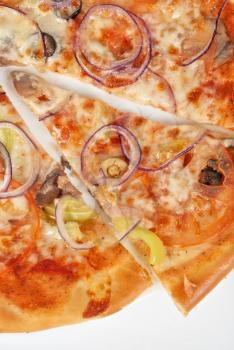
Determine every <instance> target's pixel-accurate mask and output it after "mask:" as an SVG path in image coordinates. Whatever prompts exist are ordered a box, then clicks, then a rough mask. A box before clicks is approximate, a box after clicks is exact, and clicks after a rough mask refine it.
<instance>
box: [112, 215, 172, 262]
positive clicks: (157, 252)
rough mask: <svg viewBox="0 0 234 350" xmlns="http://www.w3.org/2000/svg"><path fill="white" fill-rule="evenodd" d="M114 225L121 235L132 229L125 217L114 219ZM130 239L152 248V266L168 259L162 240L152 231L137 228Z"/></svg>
mask: <svg viewBox="0 0 234 350" xmlns="http://www.w3.org/2000/svg"><path fill="white" fill-rule="evenodd" d="M112 221H113V224H114V226H115V228H116V229H117V230H118V231H119V232H120V233H125V232H126V231H127V230H128V228H129V227H130V221H129V220H127V219H126V218H124V217H115V218H113V220H112ZM129 237H130V238H132V239H136V240H138V239H139V240H141V241H143V242H144V243H145V244H147V246H148V247H149V248H150V260H149V263H150V265H152V266H154V265H156V264H160V263H161V262H163V261H164V260H165V258H166V249H165V247H164V244H163V242H162V241H161V239H160V238H159V237H158V236H157V235H156V234H155V233H154V232H152V231H150V230H147V229H145V228H142V227H139V226H138V227H136V228H135V229H134V230H133V231H132V232H131V233H130V234H129Z"/></svg>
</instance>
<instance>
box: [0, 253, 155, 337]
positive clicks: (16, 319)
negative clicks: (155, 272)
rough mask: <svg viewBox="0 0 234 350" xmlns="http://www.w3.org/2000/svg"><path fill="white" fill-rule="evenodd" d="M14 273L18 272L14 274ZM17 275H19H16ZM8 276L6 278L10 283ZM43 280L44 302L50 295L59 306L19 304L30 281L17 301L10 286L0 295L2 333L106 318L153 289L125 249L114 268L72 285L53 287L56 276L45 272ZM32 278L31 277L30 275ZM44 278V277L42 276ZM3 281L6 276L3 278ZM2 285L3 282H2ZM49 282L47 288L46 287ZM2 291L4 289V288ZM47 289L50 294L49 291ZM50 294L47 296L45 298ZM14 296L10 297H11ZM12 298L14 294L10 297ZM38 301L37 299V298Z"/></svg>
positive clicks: (21, 287) (115, 262)
mask: <svg viewBox="0 0 234 350" xmlns="http://www.w3.org/2000/svg"><path fill="white" fill-rule="evenodd" d="M14 273H15V272H14ZM17 273H18V274H19V273H20V272H17ZM9 274H13V272H8V276H5V278H7V279H8V280H9ZM44 275H45V279H44V281H43V283H44V288H43V291H41V290H40V291H39V292H42V293H44V295H43V296H41V299H42V300H43V301H44V300H46V297H48V300H49V299H50V298H49V289H51V288H53V290H52V292H51V291H50V293H51V294H52V295H54V298H55V299H56V298H57V300H58V303H56V302H55V304H54V305H53V303H50V302H48V303H44V304H43V303H41V304H40V303H38V305H36V304H35V305H33V304H32V305H27V304H26V302H27V301H25V304H22V302H21V306H19V305H17V303H18V304H19V301H18V299H17V295H18V296H19V295H20V293H22V289H23V288H24V284H26V285H27V281H23V279H22V280H21V285H18V290H16V291H15V293H14V298H15V300H17V302H15V303H14V302H13V301H12V300H11V299H10V298H8V297H7V296H6V295H7V292H8V293H10V292H12V291H10V286H9V285H8V290H6V289H5V290H4V293H3V292H1V293H0V331H1V332H31V331H38V330H42V329H46V328H50V327H56V326H63V325H67V324H72V323H78V322H81V321H85V320H88V319H90V318H94V317H103V316H107V315H109V314H112V313H114V312H116V311H118V310H120V309H121V308H123V307H124V306H126V305H127V304H129V303H130V302H132V301H133V300H134V299H135V298H136V297H137V296H138V295H139V294H140V293H142V292H143V291H144V290H145V289H146V288H147V287H149V286H150V284H151V282H150V278H149V276H148V274H147V273H146V272H145V271H144V270H143V269H142V268H141V267H140V266H139V265H138V264H137V263H136V262H135V261H134V259H133V258H132V257H131V256H130V255H129V253H128V252H127V251H126V250H124V249H123V251H122V254H121V258H120V259H117V261H113V265H112V267H111V268H108V269H104V270H103V271H98V272H97V271H96V272H94V273H93V275H89V276H88V277H86V278H81V279H80V280H79V279H78V280H77V281H75V282H71V284H69V283H66V286H65V287H64V286H63V283H64V281H61V285H60V287H59V285H58V284H57V286H56V288H54V285H53V279H54V277H53V276H50V278H49V279H47V278H46V276H47V272H46V271H45V272H44ZM27 278H28V279H30V276H27ZM40 278H42V279H43V276H40ZM3 279H4V276H3ZM106 279H108V280H109V289H107V290H106V289H105V288H106V287H105V286H104V285H105V284H106ZM1 283H4V282H2V281H1ZM33 283H34V284H35V286H34V287H35V293H37V288H38V283H37V282H36V281H35V280H34V282H33ZM45 283H47V285H45ZM1 290H2V288H1ZM46 290H47V292H46ZM45 293H48V295H45ZM10 295H11V294H10ZM11 297H12V295H11ZM37 299H38V297H37Z"/></svg>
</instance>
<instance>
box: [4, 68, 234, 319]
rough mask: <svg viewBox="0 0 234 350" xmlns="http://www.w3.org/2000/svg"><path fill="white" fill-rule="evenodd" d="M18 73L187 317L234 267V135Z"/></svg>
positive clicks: (119, 227) (84, 176)
mask: <svg viewBox="0 0 234 350" xmlns="http://www.w3.org/2000/svg"><path fill="white" fill-rule="evenodd" d="M11 78H12V80H13V84H14V86H15V88H16V91H17V92H18V94H19V95H20V97H21V98H22V100H23V101H24V102H25V103H26V104H27V105H28V106H29V108H31V110H32V111H33V112H34V113H35V114H36V116H37V118H38V119H39V120H40V121H41V123H43V124H44V125H45V126H46V127H47V129H48V130H49V132H50V134H51V135H52V137H53V138H54V139H55V141H56V142H57V145H58V147H59V149H60V151H61V152H62V154H63V156H64V158H65V159H66V161H67V162H68V163H69V166H71V167H72V168H73V170H74V171H75V172H76V173H77V174H78V176H79V177H80V178H81V180H82V181H83V182H84V183H85V185H86V187H87V188H88V189H89V191H90V192H91V193H92V194H93V196H94V197H95V198H96V199H97V201H98V202H99V203H100V205H101V206H102V208H103V210H104V211H105V213H106V214H107V215H108V216H109V217H110V218H111V220H112V223H113V226H114V227H115V236H116V237H117V238H118V239H119V240H120V241H121V242H124V241H125V240H128V241H130V242H131V244H132V245H133V246H134V249H135V251H136V253H137V254H138V255H139V256H140V257H141V259H142V261H143V262H144V263H146V264H148V265H149V266H150V267H151V269H152V272H153V274H155V275H156V276H158V277H159V279H160V280H161V282H162V283H163V284H164V285H165V286H166V288H167V290H168V292H169V293H170V294H171V295H172V297H173V298H174V300H175V302H176V304H177V305H178V307H179V308H180V309H181V310H182V312H183V313H185V314H187V313H188V312H189V311H190V310H191V309H192V308H193V307H194V306H195V305H196V304H197V303H198V302H199V301H200V300H201V299H202V298H204V296H205V295H206V294H207V293H208V292H209V291H210V290H211V289H212V288H213V287H214V286H215V285H216V284H217V283H218V282H219V281H220V280H221V279H222V278H223V277H224V276H226V275H227V273H228V272H230V271H231V270H232V269H233V267H234V231H233V225H234V216H233V212H234V211H233V210H234V151H233V150H234V147H233V141H232V140H228V139H225V138H224V137H223V134H220V135H219V134H217V133H215V134H213V133H211V132H210V131H208V130H207V129H205V128H204V127H203V126H202V125H191V124H190V125H188V124H187V125H186V124H181V125H163V124H160V123H158V122H154V121H150V120H148V119H145V118H142V117H141V116H136V115H134V114H131V113H122V112H120V111H118V110H116V109H113V108H112V107H110V106H109V105H108V104H106V103H104V102H102V101H99V100H93V99H90V98H86V97H83V96H80V95H78V94H76V93H72V92H71V91H68V90H64V89H61V88H58V87H55V86H52V85H50V84H49V83H48V82H47V81H45V80H43V79H42V78H41V77H38V76H36V75H31V74H29V73H25V72H21V71H15V72H12V73H11ZM61 101H63V103H62V102H61Z"/></svg>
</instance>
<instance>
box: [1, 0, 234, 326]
mask: <svg viewBox="0 0 234 350" xmlns="http://www.w3.org/2000/svg"><path fill="white" fill-rule="evenodd" d="M233 28H234V2H233V0H210V1H208V2H207V1H204V0H183V1H182V0H144V1H143V0H135V1H134V0H126V1H123V0H110V1H105V0H83V1H81V0H56V1H54V0H38V1H35V0H1V1H0V66H1V67H2V68H1V67H0V70H1V69H2V71H4V73H3V74H4V75H5V76H6V74H8V72H10V73H9V74H8V76H7V79H8V81H7V83H8V88H7V87H6V86H4V85H5V83H4V79H3V83H2V84H3V88H0V331H1V332H23V331H36V330H41V329H46V328H51V327H56V326H62V325H66V324H71V323H78V322H81V321H85V320H88V319H92V318H98V317H104V316H106V315H109V314H112V313H114V312H116V311H118V310H120V309H122V308H123V307H125V306H126V305H128V304H129V303H130V302H132V301H133V300H134V299H136V298H137V297H138V296H139V295H140V294H142V293H143V292H144V291H145V290H147V289H148V288H149V287H150V286H151V285H152V284H154V282H155V280H156V279H159V280H160V282H161V283H162V284H163V285H164V286H165V288H166V290H167V291H168V292H169V294H170V295H171V296H172V298H173V300H174V302H175V304H176V305H177V307H178V308H179V310H180V311H182V313H184V314H188V313H189V312H190V311H191V310H192V309H193V307H195V306H196V305H197V304H198V303H199V302H200V301H201V300H202V299H203V298H204V297H205V296H206V295H207V294H208V292H210V291H211V290H212V289H213V288H214V287H215V286H216V285H217V284H218V283H219V282H220V281H221V280H222V279H223V278H224V277H225V276H227V274H228V273H229V272H230V271H232V270H233V267H234V141H233V138H234V136H233V130H234V74H233V73H234V60H233V58H234V51H233V48H234V44H233V43H234V31H233ZM12 66H13V68H12ZM6 67H8V68H7V70H6V69H5V68H6ZM28 67H29V68H33V70H34V72H35V70H36V72H37V73H35V74H31V71H32V70H31V69H30V72H29V70H28ZM6 72H7V73H6ZM45 72H50V73H51V74H52V73H56V74H57V73H59V74H61V75H63V76H67V77H70V78H74V80H73V82H74V84H76V83H77V81H78V80H79V81H81V82H84V83H88V84H89V85H90V86H89V88H90V89H91V90H90V91H95V89H96V88H99V89H102V90H105V91H106V92H108V93H110V94H112V95H116V96H120V97H122V100H121V101H122V104H123V105H124V99H125V101H126V102H127V100H131V101H133V102H135V103H136V104H137V105H136V106H138V105H142V106H143V108H144V106H146V105H147V106H150V107H151V108H152V107H153V108H154V113H155V115H156V114H157V112H160V113H161V112H162V111H164V112H168V113H169V114H170V115H171V116H173V118H174V119H173V120H175V122H174V123H172V122H171V123H170V124H169V123H168V119H167V118H166V115H168V114H165V113H161V114H160V118H157V117H156V118H155V120H151V119H149V118H146V117H142V116H141V115H140V114H141V113H139V114H138V115H136V113H132V112H123V110H125V109H124V108H123V106H119V107H118V109H116V108H113V107H111V106H110V102H109V99H108V97H109V95H108V94H104V95H103V96H104V97H103V100H102V101H101V100H98V99H97V98H96V99H95V98H90V97H89V96H87V95H86V93H85V92H84V94H83V93H82V95H80V94H78V93H75V92H73V91H72V89H65V88H63V87H61V86H57V85H55V84H52V83H50V82H49V81H47V80H45V79H44V78H43V74H41V73H45ZM0 74H2V73H1V72H0ZM56 76H57V75H55V79H54V81H55V80H56ZM9 84H10V89H11V91H14V92H16V95H17V98H18V99H19V101H20V102H23V103H24V104H25V106H26V107H28V111H29V110H31V112H32V113H31V112H30V113H31V114H30V115H32V116H33V115H34V117H35V118H34V119H33V120H31V122H32V124H34V126H35V127H34V128H33V129H32V128H31V127H30V125H31V123H29V122H28V118H25V117H24V115H23V114H22V111H21V108H17V110H16V109H15V107H14V100H12V102H13V104H12V103H11V101H10V99H9V98H10V95H11V94H10V93H9V96H7V94H6V93H5V91H4V88H5V90H6V91H8V92H9ZM64 85H65V84H64ZM16 107H18V105H17V106H16ZM137 110H138V109H137ZM160 110H161V111H160ZM26 111H27V108H26ZM24 113H25V112H24ZM38 123H40V124H41V127H42V128H44V129H47V130H45V131H48V132H47V134H49V136H48V138H49V140H50V141H51V142H53V145H54V146H53V147H55V150H56V152H57V154H59V157H60V159H59V161H56V160H54V159H52V158H51V156H50V151H49V149H48V146H49V143H50V141H48V142H44V140H43V139H42V138H41V135H40V130H39V128H38V130H37V128H36V126H37V125H38Z"/></svg>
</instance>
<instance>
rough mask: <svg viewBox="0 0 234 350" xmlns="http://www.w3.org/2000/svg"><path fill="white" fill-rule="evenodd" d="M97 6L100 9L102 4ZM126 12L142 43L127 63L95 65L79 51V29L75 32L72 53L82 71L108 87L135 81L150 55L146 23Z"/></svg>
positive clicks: (142, 71)
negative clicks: (135, 25)
mask: <svg viewBox="0 0 234 350" xmlns="http://www.w3.org/2000/svg"><path fill="white" fill-rule="evenodd" d="M97 6H98V7H99V9H100V10H101V9H102V7H103V6H104V5H97ZM105 6H111V8H112V9H113V7H114V8H116V10H117V9H118V10H119V8H120V7H119V6H115V5H105ZM121 9H122V8H121ZM122 10H123V9H122ZM124 11H125V10H124ZM125 12H126V11H125ZM127 13H128V15H129V16H130V17H131V18H132V19H133V20H134V21H135V23H136V24H137V26H138V28H139V31H140V33H141V35H142V45H141V49H140V51H139V54H138V55H137V57H136V58H135V59H134V60H133V61H131V60H130V62H129V63H126V62H125V64H121V65H120V66H117V67H116V68H112V69H108V70H103V69H100V68H98V67H95V66H93V65H92V64H90V63H89V62H88V61H87V59H86V57H85V56H84V54H83V53H82V51H81V48H80V43H79V30H78V31H77V32H76V35H75V38H74V55H75V57H76V60H77V62H78V64H79V65H80V66H81V68H82V69H83V71H84V72H85V73H86V74H87V75H88V76H89V77H91V78H92V79H94V80H96V81H97V82H99V83H101V84H103V85H105V86H107V87H110V88H113V87H121V86H126V85H129V84H132V83H134V82H136V81H137V80H138V79H139V77H140V76H141V75H142V74H143V73H144V72H145V70H146V68H147V67H148V65H149V63H150V61H151V57H152V43H151V37H150V32H149V29H148V27H147V25H146V23H145V22H144V20H143V19H141V18H139V17H137V16H136V15H134V14H133V13H131V12H127ZM82 47H83V46H82Z"/></svg>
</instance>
